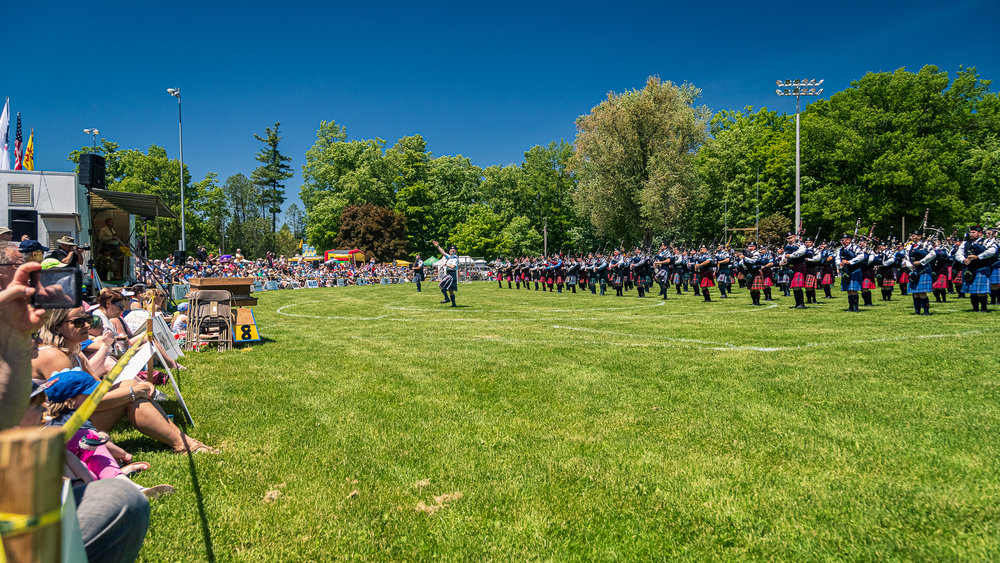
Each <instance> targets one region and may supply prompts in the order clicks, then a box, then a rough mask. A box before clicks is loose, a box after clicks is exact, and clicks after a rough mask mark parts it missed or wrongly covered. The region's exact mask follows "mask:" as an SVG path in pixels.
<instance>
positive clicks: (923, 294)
mask: <svg viewBox="0 0 1000 563" xmlns="http://www.w3.org/2000/svg"><path fill="white" fill-rule="evenodd" d="M922 238H923V234H922V233H921V232H920V231H914V232H913V234H911V235H910V244H908V245H907V247H906V259H905V261H904V262H903V265H904V266H908V267H910V268H912V270H913V272H912V273H911V274H910V294H912V295H913V311H914V313H915V314H917V315H919V314H921V313H920V310H921V309H923V311H924V312H923V314H924V315H930V314H931V301H930V299H928V298H927V294H928V293H930V292H931V286H932V284H933V281H932V276H931V275H932V274H933V273H934V270H933V267H932V264H933V263H934V260H935V259H937V252H935V251H934V248H933V247H932V246H931V245H930V244H928V243H926V242H924V241H923V240H921V239H922ZM914 280H916V283H914Z"/></svg>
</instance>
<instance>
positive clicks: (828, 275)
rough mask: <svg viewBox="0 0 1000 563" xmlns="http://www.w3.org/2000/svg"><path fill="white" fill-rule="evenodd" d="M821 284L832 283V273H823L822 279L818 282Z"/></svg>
mask: <svg viewBox="0 0 1000 563" xmlns="http://www.w3.org/2000/svg"><path fill="white" fill-rule="evenodd" d="M820 283H821V284H823V285H830V284H832V283H833V274H831V273H829V272H828V273H825V274H823V280H822V281H821V282H820Z"/></svg>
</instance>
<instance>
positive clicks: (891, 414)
mask: <svg viewBox="0 0 1000 563" xmlns="http://www.w3.org/2000/svg"><path fill="white" fill-rule="evenodd" d="M428 286H429V287H427V288H425V291H424V292H423V293H420V294H418V293H416V292H415V291H414V288H413V286H412V285H407V286H379V287H359V288H332V289H312V290H299V291H294V290H288V291H282V292H270V293H264V294H261V295H259V297H260V304H259V306H258V307H257V308H256V309H255V313H256V318H257V322H258V324H259V326H260V331H261V334H262V335H263V336H264V337H265V341H263V342H260V343H256V344H254V345H252V346H247V347H244V348H242V349H237V350H234V351H231V352H227V353H224V354H217V353H215V352H208V353H189V354H188V358H187V361H186V362H185V363H186V364H187V365H188V366H189V368H190V369H189V370H188V371H185V372H183V373H182V375H181V376H180V383H181V388H182V391H183V392H184V395H185V399H186V400H187V402H188V404H189V406H190V408H191V410H192V412H193V414H194V417H195V421H196V422H197V426H196V427H193V428H189V429H188V430H189V432H190V433H191V434H192V435H193V436H195V437H196V438H199V439H202V440H204V441H206V442H208V443H209V444H212V445H215V446H218V447H219V448H221V450H222V453H221V454H219V455H203V454H198V455H195V456H193V457H187V456H175V455H171V454H169V453H166V452H164V451H163V450H162V449H161V448H160V447H158V446H157V445H156V444H154V443H152V442H151V441H149V440H147V439H146V438H143V437H142V436H140V435H139V434H137V433H135V432H134V431H130V432H125V433H124V436H123V435H122V434H121V433H119V434H118V437H119V439H118V441H119V442H120V443H121V444H122V445H123V446H125V447H126V448H128V449H130V450H131V451H133V452H135V453H136V459H145V460H149V461H152V462H153V464H154V468H153V470H151V471H148V472H146V473H145V474H142V475H141V476H139V477H137V481H139V482H140V483H142V484H146V485H151V484H156V483H161V482H167V483H171V484H173V485H175V486H176V487H177V489H178V492H177V494H175V495H173V496H171V497H167V498H164V499H160V500H157V501H154V503H153V525H152V528H151V530H150V533H149V535H148V537H147V540H146V544H145V547H144V548H143V553H142V558H143V560H146V561H177V560H190V561H201V560H218V561H230V560H235V561H305V560H317V561H325V560H334V559H372V560H463V559H472V560H482V559H486V560H609V559H618V560H650V559H667V558H670V559H674V558H679V559H689V560H748V559H753V560H759V559H776V560H794V561H814V560H834V559H836V560H843V559H847V560H882V559H900V560H911V559H916V560H926V559H944V560H997V559H998V558H1000V461H998V460H1000V455H998V454H1000V451H998V450H1000V408H998V407H1000V404H998V403H1000V388H998V377H997V373H998V368H1000V362H998V359H997V358H998V355H997V350H998V346H997V345H998V343H1000V338H998V337H1000V324H998V323H1000V317H998V316H997V315H1000V313H994V314H992V315H981V314H976V315H973V314H971V313H967V312H965V311H966V310H968V309H969V308H970V306H969V303H968V300H965V301H958V302H954V303H953V302H949V303H948V304H943V305H937V304H933V303H932V306H931V307H932V309H931V310H932V313H934V314H933V315H932V316H931V317H918V316H913V315H912V308H911V307H909V303H910V301H909V299H908V298H904V299H902V300H901V299H900V297H899V296H898V295H899V294H898V291H897V293H896V296H895V297H894V301H893V302H892V303H889V304H885V303H883V302H881V301H878V300H877V299H878V295H877V292H876V304H877V306H876V307H874V308H873V309H870V308H863V310H862V312H861V313H859V314H848V313H845V312H843V309H844V308H846V299H845V298H844V297H840V298H838V299H833V300H822V299H821V301H822V303H821V304H820V305H818V306H815V307H813V308H812V309H810V310H808V311H796V310H792V309H789V308H788V306H789V305H790V304H791V301H792V300H791V298H783V299H780V300H779V301H777V303H776V305H775V306H772V307H763V308H754V307H751V306H750V304H749V301H750V299H749V296H748V295H747V292H746V291H742V292H737V293H736V294H735V296H734V297H733V298H730V299H728V300H726V301H721V302H716V303H711V304H703V303H702V302H701V300H700V298H697V297H694V296H693V295H691V294H687V295H685V296H683V297H680V298H676V299H675V298H674V296H673V295H672V294H671V299H670V300H669V301H667V302H665V303H664V302H661V301H658V300H655V299H643V300H640V299H637V298H636V297H635V294H634V292H633V294H632V296H631V297H626V298H615V297H614V296H613V295H612V296H606V297H599V296H591V295H589V294H585V295H581V294H577V295H569V294H566V293H563V294H561V295H560V294H550V293H542V292H535V291H527V292H526V291H523V290H522V291H519V292H518V291H514V290H506V289H504V290H500V289H498V288H497V287H496V285H495V284H490V283H478V284H464V285H462V286H461V287H460V290H459V294H458V303H459V305H460V307H458V308H455V309H453V308H450V307H447V306H445V305H441V304H439V303H438V302H439V301H440V299H441V294H440V293H439V292H437V291H436V286H434V285H433V284H428ZM716 295H717V292H716ZM835 295H839V293H838V292H835ZM896 300H899V301H896ZM168 408H169V407H168ZM175 412H178V413H179V411H175ZM177 419H178V420H179V419H180V416H179V415H178V416H177Z"/></svg>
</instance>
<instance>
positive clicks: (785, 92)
mask: <svg viewBox="0 0 1000 563" xmlns="http://www.w3.org/2000/svg"><path fill="white" fill-rule="evenodd" d="M775 82H776V83H777V84H778V89H777V90H775V91H774V93H775V94H777V95H779V96H795V232H798V231H799V227H800V226H801V225H802V197H801V194H802V189H801V178H802V175H801V171H800V164H799V156H800V154H801V150H800V149H799V102H800V101H801V98H802V96H819V95H820V94H822V93H823V89H822V88H820V89H819V90H817V89H816V86H819V85H820V84H822V83H823V80H822V79H820V80H816V79H815V78H810V79H808V80H807V79H805V78H803V79H801V80H800V79H796V80H785V81H781V80H776V81H775Z"/></svg>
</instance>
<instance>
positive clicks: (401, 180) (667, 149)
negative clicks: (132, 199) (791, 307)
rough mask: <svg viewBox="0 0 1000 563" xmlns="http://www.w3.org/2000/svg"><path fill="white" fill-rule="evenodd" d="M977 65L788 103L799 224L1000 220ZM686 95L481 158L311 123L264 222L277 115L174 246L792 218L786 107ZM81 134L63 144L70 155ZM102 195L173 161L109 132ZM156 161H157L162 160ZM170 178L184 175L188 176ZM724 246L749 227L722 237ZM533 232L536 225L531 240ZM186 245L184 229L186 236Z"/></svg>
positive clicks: (889, 227)
mask: <svg viewBox="0 0 1000 563" xmlns="http://www.w3.org/2000/svg"><path fill="white" fill-rule="evenodd" d="M990 84H991V81H990V80H984V79H981V78H980V77H979V75H978V74H977V72H976V70H975V68H959V70H958V72H957V73H956V75H955V77H954V79H951V78H949V76H948V73H947V72H944V71H941V70H940V69H938V68H937V67H934V66H926V67H924V68H922V69H920V70H919V71H918V72H910V71H907V70H905V69H899V70H897V71H895V72H891V73H885V72H880V73H868V74H866V75H865V76H863V77H862V78H860V79H858V80H856V81H854V82H852V83H851V85H850V87H849V88H847V89H845V90H843V91H840V92H837V93H835V94H833V95H831V96H830V97H829V99H821V100H817V101H815V102H813V103H811V104H809V105H808V106H807V107H806V108H805V109H804V110H803V112H802V114H801V116H800V117H801V146H802V157H801V168H802V175H801V186H802V220H803V225H802V227H803V230H804V232H805V233H807V234H809V235H814V234H820V238H821V239H825V238H835V236H836V235H835V233H839V232H843V231H853V229H854V227H855V225H856V222H857V220H858V219H860V220H861V222H862V224H863V225H864V229H863V230H864V231H865V232H867V231H868V230H869V229H870V228H871V227H872V225H874V231H875V234H876V235H878V236H881V237H885V238H891V237H894V236H895V237H898V238H904V237H903V236H902V232H901V231H902V228H903V223H904V222H905V224H906V228H907V230H911V229H913V228H917V227H919V226H920V223H921V222H922V219H923V217H924V214H925V210H927V209H929V210H930V212H929V220H930V223H931V224H932V225H934V226H936V227H939V228H942V229H943V230H945V231H946V232H947V234H951V233H952V232H956V233H959V234H961V233H962V232H964V229H965V226H966V225H968V224H969V223H972V222H990V223H993V222H996V221H997V220H1000V166H998V164H1000V140H998V136H1000V98H998V95H997V94H996V93H992V92H990V91H989V87H990ZM700 95H701V91H700V90H699V89H698V88H696V87H695V86H694V85H691V84H687V83H685V84H680V85H678V84H673V83H671V82H669V81H663V80H661V79H660V78H658V77H650V78H649V79H648V80H647V82H646V84H645V86H644V87H643V88H641V89H634V90H626V91H624V92H620V93H615V92H612V93H609V94H608V96H607V97H606V98H605V99H604V100H602V101H601V102H600V103H598V104H597V105H596V106H595V107H594V108H593V109H592V110H591V111H590V113H588V114H586V115H583V116H580V117H579V118H578V119H577V121H576V127H577V135H576V138H575V140H574V143H573V144H572V145H571V144H569V143H567V142H565V141H564V140H560V141H557V142H552V143H550V144H548V145H547V146H534V147H531V148H530V149H528V150H527V151H526V152H525V153H524V159H523V161H522V162H521V163H519V164H511V165H506V166H487V167H485V168H481V167H479V166H477V165H475V164H473V163H472V162H471V161H470V160H469V159H468V158H466V157H464V156H461V155H455V156H434V155H432V154H431V153H430V152H429V151H428V150H427V143H426V142H425V140H424V139H423V137H422V136H420V135H419V134H417V135H412V136H407V137H403V138H401V139H399V140H397V141H396V142H395V143H393V144H392V145H391V146H390V145H389V144H388V143H387V142H386V141H385V140H383V139H378V138H375V139H354V140H352V139H350V138H349V137H348V135H347V130H346V128H345V127H344V126H343V125H340V124H337V123H336V122H333V121H323V122H322V123H321V124H320V127H319V130H318V131H317V133H316V140H315V142H314V144H313V146H312V147H311V148H310V149H309V150H308V151H306V154H305V165H304V166H303V167H302V177H303V184H302V186H301V188H300V190H299V196H300V198H301V200H302V203H303V209H300V208H299V207H298V205H296V204H292V205H291V206H289V207H288V209H286V211H285V213H284V220H283V221H282V226H281V227H280V228H278V215H279V214H280V213H281V207H282V205H283V203H284V200H285V195H284V182H285V180H287V179H288V178H289V177H291V170H290V168H289V166H288V162H289V161H290V158H289V157H287V156H285V155H283V154H281V152H280V151H279V149H278V145H279V141H280V139H281V137H280V136H279V134H278V126H279V124H277V123H276V124H275V125H274V127H273V128H270V127H269V128H267V129H266V131H265V135H264V136H255V137H256V138H257V139H258V140H260V141H261V142H262V143H263V145H264V148H263V149H262V150H261V151H260V152H259V153H258V155H257V159H258V161H260V162H261V165H260V166H259V167H258V168H257V169H256V170H254V171H253V172H252V173H251V176H250V177H249V178H248V177H246V176H245V175H243V174H236V175H234V176H231V177H229V178H227V179H226V181H225V182H224V184H223V185H222V186H221V187H220V186H219V185H218V182H217V179H216V175H215V174H212V173H209V174H208V175H206V177H205V178H204V179H203V180H202V181H200V182H196V183H194V184H193V185H192V184H191V183H190V182H187V183H186V185H187V186H188V190H187V199H188V202H189V203H188V215H187V231H188V239H189V241H194V242H197V243H201V244H205V245H206V246H209V247H212V248H222V249H223V250H224V251H231V250H233V249H235V248H236V247H240V248H242V249H243V251H244V254H246V255H250V256H259V255H261V254H263V252H265V251H266V250H272V249H273V250H276V251H278V252H279V253H284V254H291V253H294V252H295V248H296V247H297V246H298V242H299V240H300V238H303V237H304V238H305V239H306V240H307V241H308V242H309V243H310V244H312V245H314V246H316V248H317V249H327V248H334V247H358V248H362V249H364V250H366V251H367V252H368V253H369V254H370V255H372V256H374V257H376V258H377V259H379V260H390V259H393V258H403V257H407V256H412V255H413V254H414V253H415V252H423V253H425V255H426V253H428V252H432V251H433V246H432V245H431V243H430V241H432V240H439V241H447V242H448V243H451V244H455V245H456V246H457V247H458V249H459V251H460V252H461V253H463V254H470V255H474V256H483V257H487V258H493V257H497V256H519V255H529V254H538V253H541V252H542V251H543V250H547V251H548V252H549V253H554V252H578V251H588V250H592V249H599V248H602V247H604V248H611V247H617V246H620V245H625V246H633V245H638V246H646V247H649V246H653V245H656V244H658V243H659V242H661V241H665V242H675V243H678V244H687V245H692V244H697V243H699V242H706V243H708V242H710V241H712V240H716V241H723V240H728V239H729V237H730V236H733V235H732V233H733V231H730V232H727V231H726V230H725V229H726V227H729V228H755V227H757V226H758V225H759V227H760V230H759V237H760V239H761V240H763V241H765V242H773V241H776V240H779V239H780V238H781V236H782V235H783V234H784V231H787V230H791V229H792V228H794V227H793V225H792V224H791V223H792V221H791V219H790V217H792V216H794V186H795V127H794V116H790V115H788V114H786V113H779V112H776V111H773V110H769V109H767V108H758V109H755V108H752V107H746V108H743V109H742V110H728V109H727V110H722V111H719V112H716V113H713V112H712V111H711V110H709V109H708V108H707V107H705V106H704V105H699V99H700ZM90 151H92V149H90V148H89V147H84V148H82V149H81V150H79V151H74V153H72V154H71V155H70V159H71V160H75V159H76V158H78V156H79V154H80V153H82V152H90ZM98 152H102V153H103V154H105V156H106V157H107V158H108V165H107V170H108V181H109V186H110V189H121V190H127V191H137V192H141V193H155V194H156V195H160V196H161V197H163V199H164V200H165V201H166V202H167V204H168V205H170V206H171V207H172V208H174V209H177V210H179V194H178V193H177V185H178V180H179V179H178V176H177V174H178V165H177V162H176V160H174V161H171V160H169V159H167V157H166V152H165V151H164V150H163V149H162V148H160V147H157V146H153V147H150V148H149V150H148V151H146V153H143V152H141V151H138V150H135V149H126V150H120V149H119V147H118V146H117V145H116V144H114V143H110V142H107V141H105V142H104V143H103V144H102V146H101V147H100V148H99V151H98ZM171 163H172V164H171ZM185 174H187V171H186V170H185ZM158 223H159V226H158V232H159V238H158V239H157V242H156V243H154V244H153V245H152V246H153V249H154V252H160V253H166V252H167V251H169V250H171V249H172V248H173V247H174V246H173V245H174V244H175V242H174V241H176V240H177V238H178V237H179V222H178V221H175V220H160V221H159V222H158ZM735 233H736V235H735V236H734V240H735V242H736V243H737V244H739V243H742V239H743V238H744V237H747V236H753V234H752V232H749V231H735ZM543 234H544V237H543ZM194 242H189V247H190V246H191V244H193V243H194Z"/></svg>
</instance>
